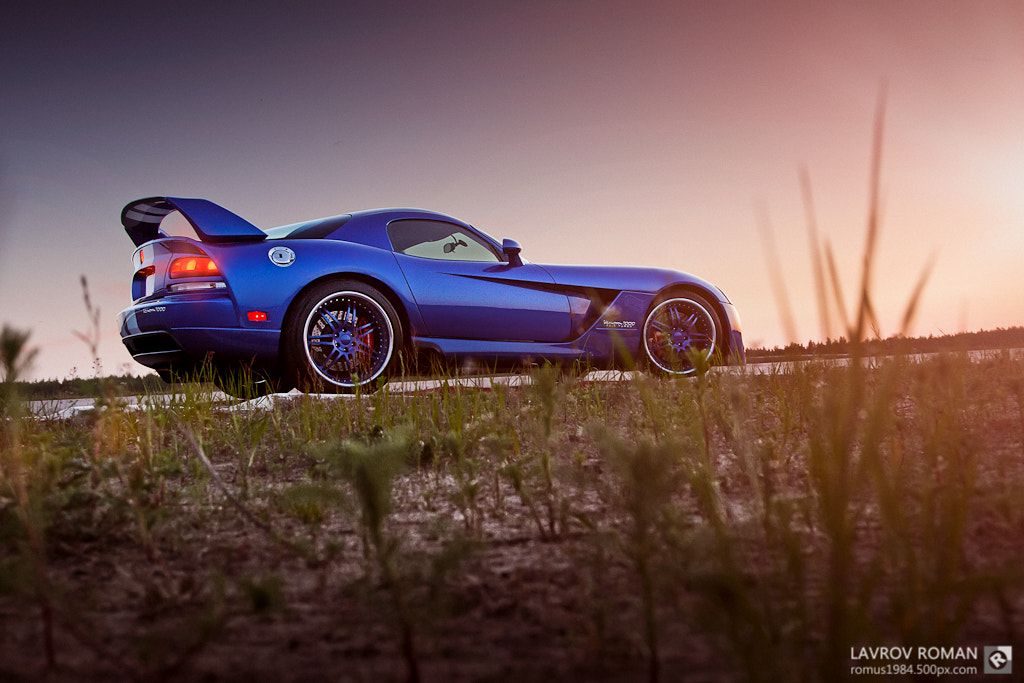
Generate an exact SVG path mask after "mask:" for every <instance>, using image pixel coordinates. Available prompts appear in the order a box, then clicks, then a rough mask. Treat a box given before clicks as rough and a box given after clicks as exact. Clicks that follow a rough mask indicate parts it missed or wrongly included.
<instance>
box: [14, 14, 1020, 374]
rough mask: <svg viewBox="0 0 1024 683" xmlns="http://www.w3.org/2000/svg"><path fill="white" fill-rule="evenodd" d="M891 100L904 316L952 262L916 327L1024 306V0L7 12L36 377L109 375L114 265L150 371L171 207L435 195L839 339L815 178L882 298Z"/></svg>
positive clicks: (498, 222) (892, 189)
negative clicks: (149, 224)
mask: <svg viewBox="0 0 1024 683" xmlns="http://www.w3.org/2000/svg"><path fill="white" fill-rule="evenodd" d="M883 93H884V94H883ZM880 102H883V103H884V126H883V138H882V140H883V142H882V145H881V175H880V201H879V213H880V233H879V237H878V244H877V252H876V259H875V265H874V273H873V281H872V282H873V284H872V294H873V298H874V302H875V307H876V309H877V314H878V322H879V327H880V329H879V331H880V332H881V334H882V335H883V336H888V335H891V334H895V333H897V332H900V331H901V327H902V324H901V321H902V319H903V313H904V310H905V308H906V306H907V303H908V301H909V299H910V297H911V294H912V292H913V291H914V288H915V285H916V283H917V282H918V280H919V279H920V277H921V274H922V272H923V271H924V270H925V269H926V268H927V267H928V264H929V263H930V262H932V261H934V266H933V268H932V270H931V272H930V276H929V280H928V283H927V285H926V287H925V289H924V292H923V295H922V298H921V301H920V305H919V308H918V310H917V314H916V317H915V318H914V321H913V325H912V327H911V328H910V330H909V332H910V333H911V334H913V335H925V336H927V335H929V334H935V335H939V334H943V333H954V332H959V331H971V330H978V329H993V328H997V327H1011V326H1015V325H1021V324H1024V287H1020V286H1019V285H1020V284H1021V276H1020V266H1019V263H1020V260H1021V256H1022V255H1024V3H1021V2H1019V0H977V1H972V2H964V1H963V0H907V1H900V0H857V1H850V2H840V1H838V0H837V1H836V2H817V1H803V0H799V1H798V0H776V1H773V2H763V1H760V0H758V1H749V2H729V1H728V0H722V1H712V0H701V1H694V2H689V1H685V0H680V1H676V2H647V1H645V0H640V1H629V2H609V1H604V0H548V1H531V0H524V1H519V2H507V1H494V2H492V1H489V0H473V1H460V0H438V1H436V2H426V3H425V2H347V1H344V0H342V1H337V0H335V1H332V2H308V1H306V0H294V1H292V2H289V3H287V6H286V5H285V3H265V4H261V3H258V2H231V1H226V2H191V1H189V0H183V1H180V2H175V3H154V2H147V1H145V0H136V1H135V2H109V1H103V0H99V1H97V2H91V3H80V2H46V1H45V0H42V1H41V2H39V3H36V4H31V5H30V4H29V3H22V5H20V6H19V7H16V8H13V9H7V10H5V18H4V21H3V22H0V324H6V325H10V326H12V327H14V328H16V329H19V330H29V331H31V335H32V336H31V338H30V343H31V344H32V345H33V346H35V347H37V348H38V350H39V351H38V356H37V358H36V362H35V365H34V374H33V377H34V378H38V379H44V378H53V379H64V378H69V377H91V376H92V375H93V373H94V372H96V370H97V368H96V363H95V361H94V359H93V354H92V351H91V349H90V345H89V344H87V343H85V342H84V341H83V340H82V339H81V338H80V337H79V336H78V335H77V334H76V332H78V333H89V331H90V329H91V322H90V319H89V315H88V313H87V311H86V307H85V304H84V302H83V292H82V286H81V282H80V281H81V278H82V277H83V276H84V277H85V278H86V280H87V282H88V289H89V293H90V297H91V302H92V304H93V305H94V306H95V307H96V308H98V309H99V312H100V317H99V320H100V328H99V339H98V346H97V349H98V358H99V366H100V367H99V369H100V371H101V372H102V373H103V374H121V373H125V372H130V373H143V372H146V371H147V370H146V368H143V367H142V366H141V365H138V364H136V363H134V361H132V359H131V357H130V356H129V355H128V353H127V351H126V350H125V349H124V348H123V346H122V344H121V343H120V338H119V334H118V329H117V323H116V315H117V313H118V311H120V310H121V309H123V308H125V307H127V306H128V305H129V304H130V303H131V302H130V281H131V276H132V268H131V254H132V251H133V245H132V244H131V241H130V240H129V239H128V237H127V236H126V235H125V233H124V231H123V229H122V227H121V225H120V221H119V216H120V211H121V208H122V207H123V206H124V205H125V204H126V203H128V202H130V201H132V200H134V199H137V198H141V197H147V196H153V195H170V196H185V197H203V198H206V199H209V200H211V201H214V202H216V203H218V204H221V205H223V206H225V207H226V208H228V209H230V210H232V211H234V212H235V213H238V214H239V215H241V216H243V217H245V218H246V219H248V220H249V221H251V222H252V223H254V224H255V225H257V226H260V227H264V228H269V227H273V226H276V225H282V224H287V223H294V222H297V221H301V220H307V219H312V218H318V217H323V216H331V215H336V214H340V213H346V212H349V211H355V210H360V209H369V208H377V207H386V206H415V207H421V208H428V209H434V210H438V211H442V212H445V213H449V214H451V215H455V216H458V217H459V218H462V219H463V220H466V221H468V222H470V223H472V224H473V225H475V226H477V227H478V228H480V229H482V230H484V231H486V232H488V233H489V234H491V235H492V236H494V237H496V238H498V239H501V238H503V237H511V238H514V239H516V240H518V241H519V242H520V243H521V244H522V245H523V255H524V256H525V257H526V258H528V259H529V260H531V261H533V262H536V263H579V264H612V265H641V266H658V267H667V268H673V269H677V270H684V271H687V272H691V273H694V274H696V275H699V276H701V277H703V278H705V279H707V280H709V281H711V282H713V283H715V284H717V285H718V286H719V287H721V288H722V289H723V290H724V291H725V292H726V294H727V295H728V296H729V297H730V299H731V300H732V301H733V303H735V304H736V306H737V307H738V309H739V311H740V314H741V316H742V320H743V331H744V337H745V339H746V342H747V345H748V346H766V347H771V346H776V345H779V346H782V345H785V344H787V343H789V342H791V341H799V342H802V343H803V342H806V341H808V340H811V339H814V340H821V339H823V338H825V337H826V336H832V337H838V336H840V335H841V334H842V333H843V331H842V330H841V329H840V326H839V325H838V324H837V322H836V320H835V319H834V315H835V314H834V313H833V320H832V326H831V327H830V328H826V327H825V326H824V325H823V323H822V320H821V318H820V316H819V312H818V310H819V309H818V304H817V299H816V290H815V285H814V278H813V271H812V257H811V247H810V243H809V239H808V220H807V202H806V201H805V197H804V194H803V190H802V185H801V169H805V170H806V175H807V177H808V178H809V179H810V187H811V188H812V190H811V194H812V197H813V207H814V215H815V218H816V221H815V222H816V225H817V229H818V232H819V237H820V240H821V242H823V243H825V242H827V243H828V245H829V246H830V248H831V249H832V251H833V253H834V254H835V257H836V264H837V271H838V273H839V275H840V279H841V281H842V283H843V289H844V293H845V295H846V297H847V299H848V301H847V302H846V305H847V306H852V301H850V300H849V299H851V298H852V296H853V292H854V291H855V290H856V289H857V286H858V284H859V282H860V268H861V261H862V257H863V249H864V243H865V230H866V226H867V222H868V215H869V208H870V207H869V204H870V202H869V198H870V187H871V185H870V177H871V166H872V149H873V145H872V139H873V134H874V129H875V125H876V113H877V112H878V110H879V107H880ZM766 226H767V227H766ZM766 235H770V239H769V238H766ZM773 253H774V254H777V255H778V260H777V261H776V262H775V264H776V265H775V267H776V268H777V270H778V272H780V273H781V281H782V282H783V283H784V291H785V302H786V306H788V308H789V309H790V310H791V311H792V324H786V323H785V322H784V317H783V316H781V315H780V304H779V301H780V299H779V297H778V296H777V294H778V287H773V284H772V277H771V272H772V267H771V266H770V265H769V264H770V263H772V259H771V258H770V255H771V254H773ZM87 336H88V334H87Z"/></svg>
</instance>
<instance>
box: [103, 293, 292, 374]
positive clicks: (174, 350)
mask: <svg viewBox="0 0 1024 683" xmlns="http://www.w3.org/2000/svg"><path fill="white" fill-rule="evenodd" d="M118 325H119V327H120V330H121V341H122V342H123V343H124V345H125V347H126V348H127V349H128V352H129V353H131V355H132V358H134V359H135V360H136V361H138V362H139V363H141V364H142V365H145V366H147V367H151V368H154V369H158V370H159V369H168V368H178V367H180V368H187V367H191V366H195V365H197V364H200V363H202V362H204V361H206V360H219V359H225V360H231V361H234V362H238V361H242V362H248V363H251V364H253V365H268V364H272V363H274V362H276V360H277V353H278V346H279V341H280V336H281V333H280V330H276V329H253V328H244V327H241V326H240V325H239V324H238V314H237V313H236V309H235V306H234V303H233V302H232V301H231V299H229V298H227V297H217V298H198V297H191V298H185V297H182V298H172V297H166V298H163V299H158V300H153V301H147V302H143V303H140V304H136V305H134V306H131V307H129V308H126V309H125V310H123V311H121V313H120V314H119V315H118ZM211 357H212V358H211Z"/></svg>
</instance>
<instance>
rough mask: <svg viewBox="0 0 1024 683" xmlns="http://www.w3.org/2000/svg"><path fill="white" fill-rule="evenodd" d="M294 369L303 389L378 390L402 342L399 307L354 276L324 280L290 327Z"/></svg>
mask: <svg viewBox="0 0 1024 683" xmlns="http://www.w3.org/2000/svg"><path fill="white" fill-rule="evenodd" d="M285 335H286V338H285V343H286V344H287V347H286V358H287V361H286V362H287V365H288V371H289V373H290V374H293V375H294V376H295V377H296V379H297V381H298V384H299V386H300V387H301V388H303V389H307V390H308V389H323V390H326V391H330V392H352V391H355V390H357V389H359V390H364V391H365V390H368V391H373V390H374V389H375V388H376V387H377V386H378V383H379V382H380V381H386V380H387V376H388V372H389V370H390V369H391V366H392V365H393V363H394V361H395V359H396V358H397V356H398V352H399V350H400V349H401V348H402V325H401V322H400V321H399V318H398V315H397V314H396V313H395V309H394V307H393V306H392V305H391V303H390V302H388V300H387V298H386V297H385V296H384V295H383V294H381V293H380V292H378V291H377V290H376V289H374V288H373V287H370V286H369V285H366V284H364V283H362V282H358V281H352V280H336V281H333V282H326V283H324V284H321V285H318V286H316V287H314V288H313V289H311V290H310V291H308V292H306V293H305V294H304V295H303V296H302V298H301V299H300V300H299V301H298V302H297V304H296V307H295V310H294V314H293V315H291V316H290V317H289V320H288V323H287V325H286V330H285Z"/></svg>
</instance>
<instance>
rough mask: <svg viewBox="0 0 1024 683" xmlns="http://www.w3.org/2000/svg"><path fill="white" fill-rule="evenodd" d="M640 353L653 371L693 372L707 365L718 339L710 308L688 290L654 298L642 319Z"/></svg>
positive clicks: (718, 325) (718, 326)
mask: <svg viewBox="0 0 1024 683" xmlns="http://www.w3.org/2000/svg"><path fill="white" fill-rule="evenodd" d="M643 332H644V339H643V346H644V355H645V356H646V360H647V362H648V364H649V366H650V367H651V368H652V369H653V370H655V371H656V372H660V373H662V374H666V375H670V376H685V375H692V374H694V373H695V372H696V371H697V369H698V367H699V366H705V367H706V366H707V365H709V364H710V363H711V362H712V361H713V360H714V357H715V354H716V351H718V349H719V344H720V343H721V340H722V324H721V323H720V322H719V320H718V315H717V314H716V313H715V309H714V307H713V306H712V305H711V304H710V303H708V301H707V300H706V299H705V298H704V297H702V296H700V295H698V294H694V293H692V292H676V293H670V294H668V295H666V296H663V297H661V298H659V299H658V300H657V301H655V303H654V306H653V307H652V308H651V310H650V312H649V313H648V314H647V318H646V319H645V320H644V330H643Z"/></svg>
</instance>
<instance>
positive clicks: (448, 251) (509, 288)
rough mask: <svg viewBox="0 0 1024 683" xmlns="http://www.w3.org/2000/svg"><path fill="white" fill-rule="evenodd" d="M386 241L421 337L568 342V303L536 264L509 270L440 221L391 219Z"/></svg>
mask: <svg viewBox="0 0 1024 683" xmlns="http://www.w3.org/2000/svg"><path fill="white" fill-rule="evenodd" d="M388 236H389V238H390V239H391V243H392V247H393V248H394V250H395V258H396V259H397V260H398V264H399V267H401V269H402V273H403V274H404V275H405V279H406V281H407V282H408V283H409V288H410V289H411V290H412V294H413V298H414V299H415V300H416V305H417V306H418V307H419V311H420V316H421V317H422V319H423V322H424V324H425V325H426V327H427V330H426V332H427V336H430V337H441V338H447V339H482V340H488V341H533V342H557V341H563V340H564V339H566V338H567V337H568V336H569V331H570V318H569V300H568V298H567V297H566V296H565V294H563V293H561V292H559V291H556V290H555V289H554V281H553V280H552V279H551V276H549V275H548V274H547V272H546V271H545V270H544V269H543V268H541V267H540V266H536V265H533V264H523V265H518V266H510V265H509V264H508V263H505V262H504V261H503V260H502V258H501V255H500V253H499V252H498V250H497V249H496V248H495V247H494V246H493V245H492V244H491V243H490V242H488V241H487V240H485V239H484V238H483V237H481V236H480V235H478V234H477V233H476V232H474V231H473V230H472V229H470V228H468V227H467V226H464V225H459V224H456V223H449V222H447V221H440V220H423V219H402V220H396V221H392V222H391V223H389V224H388Z"/></svg>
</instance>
